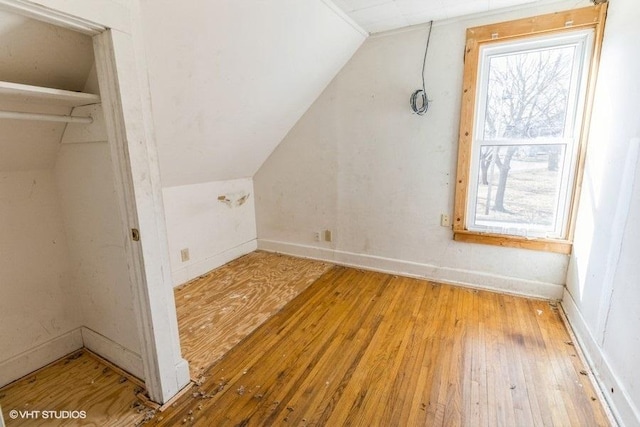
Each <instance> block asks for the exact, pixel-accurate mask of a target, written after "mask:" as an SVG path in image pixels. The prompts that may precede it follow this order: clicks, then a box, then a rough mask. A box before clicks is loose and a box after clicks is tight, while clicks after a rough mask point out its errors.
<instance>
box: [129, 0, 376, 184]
mask: <svg viewBox="0 0 640 427" xmlns="http://www.w3.org/2000/svg"><path fill="white" fill-rule="evenodd" d="M141 19H142V26H143V33H144V36H145V45H146V48H147V52H146V53H147V55H146V56H147V61H148V74H149V82H150V86H151V98H152V99H151V101H152V109H153V116H154V127H155V133H156V141H157V145H158V152H159V157H160V171H161V175H162V184H163V186H165V187H167V186H176V185H185V184H195V183H200V182H207V181H223V180H230V179H235V178H242V177H251V176H253V175H254V174H255V172H256V171H257V170H258V168H259V167H260V166H261V165H262V163H263V162H264V161H265V160H266V159H267V157H268V156H269V154H270V153H271V152H272V151H273V149H274V148H275V147H276V146H277V145H278V144H279V143H280V141H281V140H282V139H283V138H284V136H285V135H286V134H287V132H288V131H289V130H290V129H291V128H292V127H293V125H294V124H295V123H296V122H297V121H298V119H299V118H300V117H301V116H302V114H304V112H305V111H306V110H307V108H308V107H309V106H310V105H311V104H312V103H313V102H314V101H315V99H316V98H317V97H318V96H319V95H320V93H321V92H322V90H323V89H324V88H325V87H326V86H327V84H328V83H329V82H330V81H331V80H332V79H333V77H334V76H335V75H336V74H337V72H338V71H339V70H340V69H341V68H342V66H343V65H344V64H345V63H346V62H347V61H348V60H349V58H351V56H352V55H353V53H354V52H355V51H356V50H357V49H358V47H359V46H360V44H361V43H362V42H363V41H364V39H365V38H366V36H367V34H366V33H365V32H364V31H362V30H361V29H358V28H355V26H354V25H353V24H352V23H351V22H350V21H349V20H348V19H347V20H345V17H344V14H343V13H342V12H340V11H339V10H337V8H336V7H335V5H333V4H332V3H331V2H330V1H325V0H268V1H256V0H218V1H215V2H213V1H210V0H189V1H185V2H178V1H175V0H141Z"/></svg>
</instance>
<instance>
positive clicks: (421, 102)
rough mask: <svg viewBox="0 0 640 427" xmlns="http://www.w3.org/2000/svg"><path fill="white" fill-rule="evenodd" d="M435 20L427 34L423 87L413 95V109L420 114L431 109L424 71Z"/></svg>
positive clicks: (431, 22) (423, 65) (423, 62)
mask: <svg viewBox="0 0 640 427" xmlns="http://www.w3.org/2000/svg"><path fill="white" fill-rule="evenodd" d="M432 28H433V21H430V22H429V35H428V36H427V47H426V48H425V49H424V59H423V60H422V89H418V90H416V91H415V92H413V94H412V95H411V100H410V101H409V102H410V103H411V109H412V110H413V112H414V113H416V114H417V115H419V116H422V115H424V114H425V113H426V112H427V111H428V110H429V102H430V101H429V98H427V90H426V88H425V83H424V72H425V68H426V66H427V53H428V52H429V42H430V41H431V29H432Z"/></svg>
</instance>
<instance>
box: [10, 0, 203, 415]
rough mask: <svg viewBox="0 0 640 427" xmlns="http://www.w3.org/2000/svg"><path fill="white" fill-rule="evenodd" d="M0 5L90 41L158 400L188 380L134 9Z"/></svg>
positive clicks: (97, 2) (102, 2)
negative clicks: (91, 39)
mask: <svg viewBox="0 0 640 427" xmlns="http://www.w3.org/2000/svg"><path fill="white" fill-rule="evenodd" d="M132 3H134V2H132ZM133 7H137V6H135V3H134V5H133ZM0 8H2V9H3V10H6V11H9V12H12V13H15V14H19V15H22V16H25V17H29V18H32V19H37V20H40V21H45V22H48V23H50V24H54V25H57V26H60V27H64V28H67V29H70V30H74V31H78V32H81V33H84V34H87V35H90V36H92V37H93V45H94V54H95V60H96V69H97V72H98V80H99V85H100V92H101V94H100V95H101V99H102V107H103V111H104V116H105V122H106V125H107V133H108V139H109V145H110V147H111V157H112V164H113V170H114V176H115V181H116V190H117V193H118V198H119V200H120V203H119V205H120V211H121V218H122V219H123V224H122V225H123V226H122V231H123V240H124V242H125V251H126V257H127V263H128V266H129V277H130V280H131V283H132V287H133V295H134V308H135V314H136V318H137V325H135V326H136V327H137V328H138V330H139V335H140V341H141V343H140V344H141V345H140V347H141V355H140V356H141V357H142V361H143V366H144V375H145V378H144V380H145V385H146V388H147V391H148V393H149V396H150V398H151V399H152V400H153V401H155V402H158V403H165V402H167V401H168V400H169V399H171V397H173V396H175V395H176V394H177V393H178V392H179V391H180V390H181V389H182V388H183V387H185V386H186V385H188V384H189V381H190V380H189V368H188V364H187V362H186V361H185V360H184V359H183V358H182V356H181V353H180V339H179V335H178V324H177V316H176V309H175V301H174V297H173V287H172V282H171V265H170V262H169V252H168V244H167V232H166V223H165V217H164V205H163V201H162V186H161V182H160V172H159V164H158V156H157V150H156V146H155V141H154V137H153V121H152V117H151V107H150V94H149V84H148V80H147V77H146V64H145V63H144V48H143V45H142V40H141V38H136V37H141V34H140V30H141V29H140V24H139V22H136V19H137V17H138V15H137V13H138V10H137V9H134V10H131V9H129V7H128V6H125V5H124V4H123V3H121V2H119V1H118V0H64V1H63V0H36V1H29V0H0ZM136 24H137V25H138V27H135V25H136ZM136 233H137V234H138V236H137V237H136V236H135V234H136ZM132 327H134V325H132Z"/></svg>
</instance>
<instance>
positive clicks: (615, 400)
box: [562, 290, 640, 426]
mask: <svg viewBox="0 0 640 427" xmlns="http://www.w3.org/2000/svg"><path fill="white" fill-rule="evenodd" d="M562 308H563V309H564V311H565V313H566V315H567V318H568V319H569V324H570V325H571V328H572V329H573V333H574V334H575V336H576V338H577V339H578V343H579V344H580V347H581V348H582V351H583V353H584V355H585V358H586V359H587V362H588V363H589V367H590V368H591V371H592V372H593V374H594V376H595V378H596V381H597V382H598V385H599V386H600V389H601V391H602V394H603V395H604V397H605V399H606V400H607V403H608V404H609V407H610V409H611V412H612V413H613V415H614V416H615V418H616V420H617V421H618V423H620V425H621V426H638V425H640V411H639V410H638V408H636V407H635V406H634V404H633V401H632V400H631V397H630V396H629V393H628V392H627V390H626V388H625V387H624V385H623V384H622V383H621V382H620V380H619V378H618V376H617V375H616V374H615V373H614V371H613V369H612V368H611V365H610V364H609V361H608V360H607V357H606V355H605V354H604V353H603V352H602V348H601V347H600V346H599V345H598V343H597V341H596V340H595V338H594V337H593V335H592V334H591V331H590V330H589V327H588V326H587V323H586V322H585V320H584V317H582V314H581V313H580V310H579V309H578V306H577V304H576V303H575V301H574V300H573V297H572V296H571V294H570V293H569V291H567V290H565V291H564V295H563V298H562ZM611 389H613V392H612V391H611Z"/></svg>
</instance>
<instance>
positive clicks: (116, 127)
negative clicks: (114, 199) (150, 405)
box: [93, 30, 190, 403]
mask: <svg viewBox="0 0 640 427" xmlns="http://www.w3.org/2000/svg"><path fill="white" fill-rule="evenodd" d="M93 41H94V52H95V58H96V70H97V72H98V81H99V84H100V93H101V96H102V106H103V111H104V118H105V123H106V125H107V126H106V127H107V134H108V137H109V138H108V139H109V142H110V147H111V157H112V161H113V167H114V177H115V182H116V189H117V192H118V196H119V199H120V201H121V204H120V209H121V216H122V218H123V221H124V223H123V239H124V240H123V241H124V242H125V251H126V253H127V255H128V265H129V275H130V278H131V282H132V283H133V285H134V286H133V289H134V307H135V310H136V315H137V316H136V320H137V326H138V330H139V331H140V344H141V355H142V360H143V362H144V380H145V384H146V387H147V391H148V392H149V396H150V397H151V400H153V401H156V402H158V403H164V402H166V401H168V400H169V399H171V397H173V396H175V395H176V394H177V393H178V392H179V391H180V390H181V389H182V388H183V387H184V386H186V385H187V384H188V383H189V381H190V378H189V375H188V369H187V370H185V369H184V366H185V365H186V363H187V362H186V361H185V360H184V359H182V357H181V352H180V339H179V336H178V324H177V316H176V311H175V310H176V309H175V301H174V298H173V292H172V288H171V285H170V283H171V267H170V262H169V249H168V243H167V232H166V224H165V221H164V205H163V202H162V188H161V185H160V173H159V170H158V162H157V153H156V151H155V150H156V148H155V145H154V143H153V141H149V139H148V137H149V135H147V133H146V131H147V127H146V126H145V118H146V117H145V115H144V113H143V100H142V98H141V97H142V96H143V94H142V93H141V88H140V87H139V82H138V75H137V71H136V63H135V58H136V52H135V47H134V44H133V40H132V38H131V36H130V35H128V34H126V33H122V32H119V31H113V30H108V31H105V32H103V33H101V34H99V35H97V36H94V37H93ZM133 228H137V229H138V230H139V231H140V241H135V242H134V241H132V239H131V238H130V232H131V229H133Z"/></svg>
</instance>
